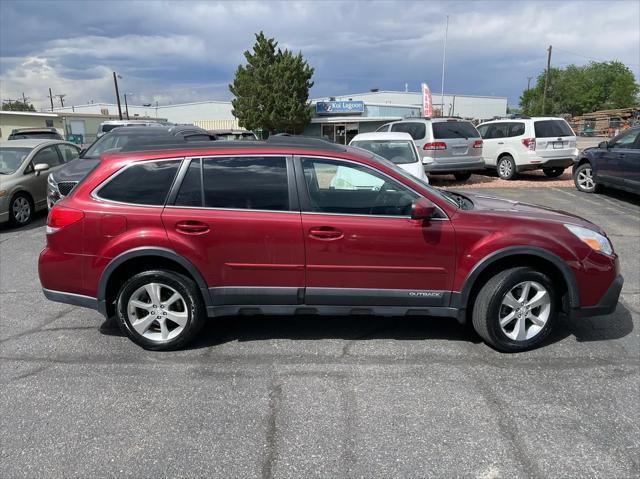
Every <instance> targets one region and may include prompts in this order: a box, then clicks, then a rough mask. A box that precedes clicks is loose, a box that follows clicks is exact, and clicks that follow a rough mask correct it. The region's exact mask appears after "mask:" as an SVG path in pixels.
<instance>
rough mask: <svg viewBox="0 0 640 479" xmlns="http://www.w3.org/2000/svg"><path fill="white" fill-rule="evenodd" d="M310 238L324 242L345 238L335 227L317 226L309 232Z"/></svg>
mask: <svg viewBox="0 0 640 479" xmlns="http://www.w3.org/2000/svg"><path fill="white" fill-rule="evenodd" d="M309 237H310V238H313V239H319V240H324V241H332V240H338V239H341V238H344V234H343V233H342V231H340V230H338V229H336V228H334V227H333V226H315V227H313V228H311V229H310V230H309Z"/></svg>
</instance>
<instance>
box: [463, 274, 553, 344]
mask: <svg viewBox="0 0 640 479" xmlns="http://www.w3.org/2000/svg"><path fill="white" fill-rule="evenodd" d="M524 281H535V282H537V283H539V284H540V285H542V286H543V287H544V288H545V289H546V291H547V293H548V295H549V301H550V310H549V317H548V319H547V320H546V323H545V325H544V326H543V327H542V328H541V329H540V330H539V332H537V334H535V336H533V337H532V338H530V339H528V340H527V339H525V340H519V341H516V340H514V339H512V338H509V337H508V336H507V335H506V334H505V332H504V331H503V329H502V328H501V327H500V312H501V308H502V307H503V306H502V301H503V299H504V298H505V296H506V295H507V293H509V292H510V291H511V290H512V289H513V288H515V287H517V286H518V285H519V284H520V283H522V282H524ZM532 311H533V310H532ZM558 311H559V307H558V302H557V295H556V293H555V288H554V285H553V283H552V281H551V280H550V279H549V278H548V277H547V276H546V275H544V274H543V273H541V272H539V271H536V270H534V269H532V268H529V267H526V266H520V267H517V268H510V269H507V270H504V271H501V272H500V273H498V274H496V275H495V276H493V277H492V278H491V279H489V281H487V283H486V284H485V285H484V286H483V287H482V289H481V290H480V291H479V293H478V296H477V297H476V300H475V303H474V304H473V314H472V320H473V328H474V329H475V330H476V332H477V333H478V335H479V336H480V337H481V338H482V339H483V340H484V341H485V342H486V343H487V344H488V345H489V346H491V347H493V348H495V349H497V350H498V351H502V352H505V353H515V352H520V351H526V350H529V349H532V348H535V347H536V346H538V345H539V344H540V343H542V342H543V341H544V340H545V339H546V337H547V336H548V335H549V333H550V332H551V329H552V328H553V327H554V324H555V323H556V321H557V316H558ZM524 321H525V324H527V321H526V320H524ZM532 325H533V323H531V322H529V327H532Z"/></svg>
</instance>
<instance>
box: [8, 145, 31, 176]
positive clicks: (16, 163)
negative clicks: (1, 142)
mask: <svg viewBox="0 0 640 479" xmlns="http://www.w3.org/2000/svg"><path fill="white" fill-rule="evenodd" d="M29 153H31V148H10V147H7V148H0V175H10V174H11V173H14V172H15V171H16V170H17V169H18V168H20V165H22V162H23V161H24V160H25V158H26V157H27V156H28V155H29Z"/></svg>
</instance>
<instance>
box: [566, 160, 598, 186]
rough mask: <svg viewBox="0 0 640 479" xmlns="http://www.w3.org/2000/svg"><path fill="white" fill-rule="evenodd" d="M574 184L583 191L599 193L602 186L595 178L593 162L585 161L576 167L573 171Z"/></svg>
mask: <svg viewBox="0 0 640 479" xmlns="http://www.w3.org/2000/svg"><path fill="white" fill-rule="evenodd" d="M589 179H591V181H589ZM591 183H592V184H591ZM573 184H574V185H576V188H577V189H578V191H582V192H583V193H598V192H599V191H600V190H602V186H601V185H599V184H597V183H596V182H595V181H594V180H593V170H592V168H591V163H583V164H581V165H580V166H578V167H577V168H576V169H575V171H574V172H573Z"/></svg>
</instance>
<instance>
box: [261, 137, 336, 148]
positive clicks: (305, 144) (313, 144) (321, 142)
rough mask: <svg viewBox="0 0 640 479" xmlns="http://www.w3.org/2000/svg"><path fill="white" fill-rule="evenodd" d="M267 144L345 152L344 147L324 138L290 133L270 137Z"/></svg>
mask: <svg viewBox="0 0 640 479" xmlns="http://www.w3.org/2000/svg"><path fill="white" fill-rule="evenodd" d="M266 143H267V144H272V145H279V146H292V147H298V148H324V149H326V150H334V151H345V148H344V145H340V144H338V143H333V142H331V141H328V140H325V139H323V138H313V137H310V136H302V135H291V134H289V133H278V134H275V135H271V136H269V138H267V140H266Z"/></svg>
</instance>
